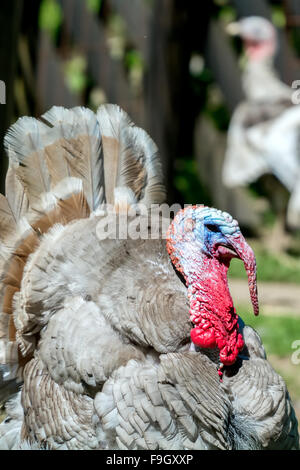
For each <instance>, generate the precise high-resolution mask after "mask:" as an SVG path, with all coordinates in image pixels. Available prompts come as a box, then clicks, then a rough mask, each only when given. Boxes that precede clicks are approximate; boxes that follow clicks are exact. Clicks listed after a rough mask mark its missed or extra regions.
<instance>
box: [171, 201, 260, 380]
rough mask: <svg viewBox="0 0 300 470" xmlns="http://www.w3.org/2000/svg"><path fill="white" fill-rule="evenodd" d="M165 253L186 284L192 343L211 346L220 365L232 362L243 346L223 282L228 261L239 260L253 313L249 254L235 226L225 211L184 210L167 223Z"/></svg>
mask: <svg viewBox="0 0 300 470" xmlns="http://www.w3.org/2000/svg"><path fill="white" fill-rule="evenodd" d="M167 250H168V253H169V255H170V257H171V260H172V263H173V264H174V266H175V268H176V269H177V270H178V271H179V272H180V273H181V274H182V275H183V276H184V278H185V281H186V284H187V288H188V298H189V302H190V310H189V313H190V319H191V322H192V323H193V325H194V327H193V329H192V330H191V340H192V342H193V343H194V344H195V345H197V346H199V347H202V348H216V347H217V348H218V349H219V352H220V362H221V364H222V365H231V364H233V363H234V362H235V361H236V358H237V356H238V354H239V352H240V351H241V350H242V349H243V347H244V341H243V338H242V335H241V333H240V332H239V326H238V315H237V313H236V311H235V308H234V305H233V301H232V298H231V295H230V292H229V288H228V282H227V271H228V268H229V265H230V261H231V259H232V258H233V257H236V258H240V259H241V260H242V261H243V262H244V265H245V269H246V272H247V274H248V284H249V290H250V297H251V301H252V304H253V310H254V313H255V315H258V297H257V286H256V261H255V256H254V253H253V250H252V249H251V248H250V246H249V245H248V244H247V243H246V241H245V239H244V237H243V235H242V233H241V231H240V228H239V226H238V223H237V222H236V220H234V219H233V218H232V217H231V216H230V215H229V214H227V213H226V212H222V211H219V210H216V209H213V208H208V207H205V206H189V207H187V208H185V209H183V210H181V211H179V212H178V213H177V214H176V216H175V218H174V220H173V222H172V223H171V225H170V227H169V229H168V232H167ZM219 373H220V375H222V374H221V372H220V371H219Z"/></svg>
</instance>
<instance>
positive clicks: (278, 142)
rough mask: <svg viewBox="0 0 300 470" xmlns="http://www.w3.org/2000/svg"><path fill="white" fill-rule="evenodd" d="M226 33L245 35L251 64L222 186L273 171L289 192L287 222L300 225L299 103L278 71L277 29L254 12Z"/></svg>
mask: <svg viewBox="0 0 300 470" xmlns="http://www.w3.org/2000/svg"><path fill="white" fill-rule="evenodd" d="M227 31H228V33H230V34H232V35H239V36H240V37H241V38H242V40H243V43H244V48H245V53H246V58H247V62H246V65H245V68H244V71H243V75H242V82H243V89H244V92H245V95H246V100H245V101H243V102H241V103H240V104H239V105H238V106H237V108H236V109H235V111H234V113H233V116H232V119H231V122H230V126H229V130H228V139H227V150H226V154H225V160H224V166H223V181H224V184H225V185H226V186H228V187H235V186H246V185H248V184H250V183H252V182H254V181H256V180H257V179H258V178H259V177H260V176H262V175H263V174H267V173H269V174H273V175H274V176H275V177H276V178H277V179H278V180H279V181H280V182H281V183H282V184H283V185H284V187H285V188H286V189H287V190H288V191H289V192H290V199H289V202H288V208H287V224H288V226H289V227H290V228H293V229H299V228H300V184H299V182H300V145H299V138H300V134H299V131H300V107H299V106H297V105H294V104H293V101H292V93H295V90H293V89H292V88H290V87H288V86H287V85H286V84H284V83H283V82H281V81H280V79H279V78H278V76H277V74H276V71H275V69H274V65H273V61H274V55H275V53H276V49H277V33H276V29H275V28H274V26H273V25H272V24H271V23H270V22H269V21H268V20H266V19H265V18H261V17H256V16H251V17H247V18H243V19H241V20H240V21H238V22H234V23H230V24H229V25H228V27H227ZM295 78H297V77H295Z"/></svg>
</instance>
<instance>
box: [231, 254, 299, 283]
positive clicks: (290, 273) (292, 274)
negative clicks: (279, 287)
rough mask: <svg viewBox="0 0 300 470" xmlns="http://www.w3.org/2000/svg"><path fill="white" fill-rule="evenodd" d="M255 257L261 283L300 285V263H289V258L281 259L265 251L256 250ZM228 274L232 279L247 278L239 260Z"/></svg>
mask: <svg viewBox="0 0 300 470" xmlns="http://www.w3.org/2000/svg"><path fill="white" fill-rule="evenodd" d="M255 256H256V262H257V277H258V280H259V281H273V282H292V283H300V263H299V264H298V263H295V260H293V262H292V260H291V261H290V262H289V261H288V258H287V257H284V259H281V258H279V257H277V256H276V255H273V254H272V253H270V252H268V251H266V250H263V249H258V250H255ZM228 273H229V277H231V278H242V279H246V278H247V275H246V272H245V269H244V265H243V263H242V262H241V261H240V260H238V259H233V260H232V261H231V264H230V268H229V272H228Z"/></svg>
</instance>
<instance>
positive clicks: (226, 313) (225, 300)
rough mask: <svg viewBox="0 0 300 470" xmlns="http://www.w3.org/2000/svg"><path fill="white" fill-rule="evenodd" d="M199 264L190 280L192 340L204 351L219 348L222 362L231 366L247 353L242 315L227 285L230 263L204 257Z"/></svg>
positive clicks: (190, 273) (191, 273)
mask: <svg viewBox="0 0 300 470" xmlns="http://www.w3.org/2000/svg"><path fill="white" fill-rule="evenodd" d="M199 261H200V260H199ZM197 264H198V263H197ZM199 264H200V265H199V267H198V266H197V265H196V266H195V259H194V260H193V268H194V271H189V270H188V271H189V274H188V275H187V276H186V281H187V285H188V297H189V301H190V311H189V313H190V315H191V317H190V318H191V321H192V322H193V323H194V325H195V327H194V328H193V329H192V330H191V339H192V341H193V343H194V344H196V345H197V346H199V347H201V348H215V347H217V348H218V349H219V350H220V362H221V363H222V364H223V365H231V364H233V363H234V362H235V360H236V358H237V355H238V354H239V351H241V349H243V347H244V341H243V338H242V335H241V334H240V333H239V331H238V315H237V314H236V311H235V308H234V306H233V302H232V298H231V295H230V292H229V288H228V283H227V271H228V267H229V262H228V264H226V263H223V262H220V261H219V260H217V259H216V258H208V257H203V258H202V259H201V261H200V263H199ZM195 267H196V269H195ZM220 375H221V374H220Z"/></svg>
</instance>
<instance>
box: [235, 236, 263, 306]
mask: <svg viewBox="0 0 300 470" xmlns="http://www.w3.org/2000/svg"><path fill="white" fill-rule="evenodd" d="M228 238H229V237H228ZM230 245H231V246H232V248H233V249H234V250H235V252H236V253H237V255H238V257H239V258H240V259H241V260H242V261H243V263H244V266H245V269H246V272H247V276H248V286H249V292H250V298H251V302H252V306H253V311H254V315H258V313H259V306H258V295H257V278H256V259H255V255H254V252H253V250H252V248H250V246H249V245H248V243H246V240H245V239H244V237H243V235H242V234H240V235H238V236H235V237H230Z"/></svg>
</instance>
